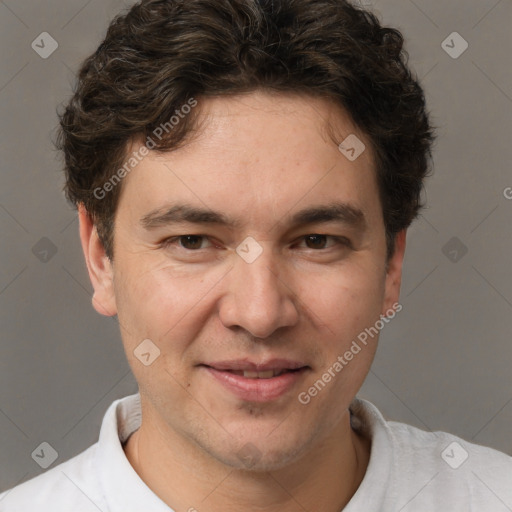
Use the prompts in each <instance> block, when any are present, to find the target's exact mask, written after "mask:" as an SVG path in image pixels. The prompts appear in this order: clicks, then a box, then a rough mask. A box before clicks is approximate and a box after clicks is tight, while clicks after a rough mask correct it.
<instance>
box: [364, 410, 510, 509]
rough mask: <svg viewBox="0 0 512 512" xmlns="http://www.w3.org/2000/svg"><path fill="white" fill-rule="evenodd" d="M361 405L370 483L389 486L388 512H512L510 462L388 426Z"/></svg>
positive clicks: (437, 435) (438, 436) (452, 440)
mask: <svg viewBox="0 0 512 512" xmlns="http://www.w3.org/2000/svg"><path fill="white" fill-rule="evenodd" d="M358 402H359V403H358V404H356V406H355V412H356V414H357V416H358V417H359V418H360V419H361V420H362V428H363V429H364V430H366V431H367V432H368V435H369V436H370V437H371V439H372V453H371V455H370V466H369V470H370V469H371V471H370V473H371V472H373V478H372V483H373V484H374V483H375V478H377V479H378V480H384V481H385V482H386V490H385V491H384V490H383V501H384V502H385V503H387V504H389V505H390V507H389V510H394V509H396V508H397V509H399V510H401V511H402V512H412V511H415V512H420V511H423V510H429V511H431V510H453V509H454V507H455V506H457V507H458V509H460V510H462V509H463V508H464V509H467V510H472V511H475V512H477V511H478V512H479V511H485V512H506V511H508V512H510V510H512V457H510V456H508V455H506V454H505V453H501V452H499V451H497V450H494V449H492V448H488V447H485V446H480V445H478V444H475V443H471V442H468V441H465V440H464V439H461V438H460V437H457V436H455V435H452V434H449V433H446V432H427V431H425V430H422V429H419V428H416V427H413V426H411V425H407V424H404V423H399V422H394V421H386V420H385V419H384V418H383V416H382V415H381V413H380V412H379V411H378V409H377V408H376V407H375V406H374V405H373V404H371V403H370V402H367V401H358ZM368 476H372V475H370V474H369V475H368ZM384 510H388V508H385V509H384Z"/></svg>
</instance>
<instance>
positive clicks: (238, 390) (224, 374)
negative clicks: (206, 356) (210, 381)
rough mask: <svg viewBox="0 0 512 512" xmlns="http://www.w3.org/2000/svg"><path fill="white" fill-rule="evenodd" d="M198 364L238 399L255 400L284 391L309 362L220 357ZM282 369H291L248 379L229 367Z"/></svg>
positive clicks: (292, 386) (257, 370)
mask: <svg viewBox="0 0 512 512" xmlns="http://www.w3.org/2000/svg"><path fill="white" fill-rule="evenodd" d="M200 366H201V367H202V368H203V369H204V370H206V371H207V372H208V374H209V375H210V376H212V377H213V378H214V379H215V380H216V381H217V382H219V383H220V384H222V385H223V387H224V388H225V389H227V390H228V391H229V392H230V393H232V394H233V395H235V396H236V397H238V398H239V399H241V400H244V401H248V402H258V403H263V402H270V401H273V400H276V399H278V398H279V397H281V396H283V395H285V394H286V393H288V392H289V391H290V390H291V389H292V388H294V387H295V386H296V385H297V383H298V382H299V381H301V380H302V379H303V378H304V374H305V373H307V372H308V370H310V368H309V366H307V365H305V364H304V363H301V362H298V361H290V360H287V359H273V360H270V361H267V362H265V363H255V362H252V361H249V360H236V361H219V362H215V363H211V364H203V365H200ZM282 369H286V370H293V371H290V372H285V373H283V374H281V375H278V376H276V377H271V378H269V379H250V378H247V377H244V376H243V375H236V374H234V373H231V371H230V370H234V371H244V370H245V371H256V372H263V371H268V370H282Z"/></svg>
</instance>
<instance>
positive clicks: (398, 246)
mask: <svg viewBox="0 0 512 512" xmlns="http://www.w3.org/2000/svg"><path fill="white" fill-rule="evenodd" d="M406 235H407V230H405V229H404V230H402V231H400V232H399V233H397V235H396V236H395V249H394V252H393V255H392V256H391V258H390V259H389V261H388V266H387V271H386V284H385V292H384V302H383V307H382V315H386V312H387V311H389V310H392V309H393V305H396V304H397V303H398V302H399V301H400V286H401V284H402V266H403V261H404V253H405V245H406Z"/></svg>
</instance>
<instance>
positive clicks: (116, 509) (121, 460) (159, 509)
mask: <svg viewBox="0 0 512 512" xmlns="http://www.w3.org/2000/svg"><path fill="white" fill-rule="evenodd" d="M141 420H142V412H141V405H140V394H138V393H137V394H135V395H130V396H127V397H125V398H122V399H120V400H116V401H115V402H113V403H112V404H111V405H110V407H109V408H108V410H107V412H106V413H105V417H104V418H103V423H102V425H101V430H100V437H99V441H98V446H97V450H96V460H95V465H96V468H97V471H98V475H99V480H100V485H101V487H102V490H103V493H104V498H105V502H106V503H107V504H108V509H109V511H110V512H129V511H141V510H151V511H152V512H173V510H172V509H171V508H170V507H169V506H168V505H166V504H165V503H164V502H163V501H162V500H161V499H160V498H159V497H158V496H157V495H156V494H155V493H154V492H153V491H152V490H151V489H150V488H149V487H148V486H147V485H146V484H145V483H144V481H143V480H142V479H141V478H140V477H139V475H138V474H137V473H136V471H135V470H134V469H133V467H132V466H131V464H130V462H129V461H128V459H127V457H126V455H125V453H124V449H123V445H122V443H124V442H125V441H126V440H127V439H128V437H129V436H130V434H132V433H133V432H135V430H137V429H138V428H139V427H140V425H141Z"/></svg>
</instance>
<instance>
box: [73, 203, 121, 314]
mask: <svg viewBox="0 0 512 512" xmlns="http://www.w3.org/2000/svg"><path fill="white" fill-rule="evenodd" d="M78 220H79V222H80V240H81V242H82V249H83V251H84V256H85V261H86V263H87V270H88V271H89V278H90V280H91V283H92V286H93V288H94V294H93V296H92V305H93V307H94V309H95V310H96V311H97V312H98V313H100V315H105V316H113V315H115V314H116V313H117V306H116V301H115V295H114V281H113V268H112V263H111V261H110V260H109V259H108V257H107V255H106V253H105V249H104V248H103V244H102V243H101V241H100V239H99V237H98V232H97V230H96V226H95V225H94V223H93V221H92V219H91V216H90V215H89V213H88V212H87V210H86V209H85V207H84V206H83V205H82V204H81V205H79V207H78Z"/></svg>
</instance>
